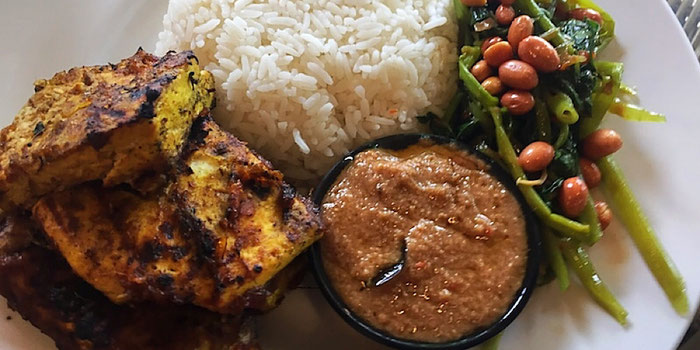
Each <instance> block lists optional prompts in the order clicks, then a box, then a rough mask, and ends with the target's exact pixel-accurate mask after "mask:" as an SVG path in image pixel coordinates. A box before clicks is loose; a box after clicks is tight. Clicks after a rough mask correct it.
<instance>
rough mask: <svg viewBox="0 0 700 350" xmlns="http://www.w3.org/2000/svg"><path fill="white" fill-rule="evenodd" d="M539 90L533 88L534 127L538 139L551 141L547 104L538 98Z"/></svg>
mask: <svg viewBox="0 0 700 350" xmlns="http://www.w3.org/2000/svg"><path fill="white" fill-rule="evenodd" d="M540 95H541V92H540V91H539V89H537V90H535V127H536V130H537V138H538V139H539V140H540V141H544V142H547V143H552V123H551V122H550V120H549V112H548V111H547V105H546V104H545V103H544V102H543V101H542V100H541V98H540Z"/></svg>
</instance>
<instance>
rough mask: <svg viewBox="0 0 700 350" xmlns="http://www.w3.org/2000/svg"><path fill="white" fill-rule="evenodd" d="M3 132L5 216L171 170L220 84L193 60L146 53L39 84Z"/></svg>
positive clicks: (0, 162) (0, 185)
mask: <svg viewBox="0 0 700 350" xmlns="http://www.w3.org/2000/svg"><path fill="white" fill-rule="evenodd" d="M34 90H35V94H34V95H33V96H32V97H31V98H30V99H29V101H28V102H27V103H26V104H25V105H24V107H22V109H21V110H20V111H19V113H18V114H17V116H16V117H15V119H14V121H13V123H12V124H11V125H9V126H8V127H6V128H4V129H3V130H2V131H0V209H5V210H6V211H10V210H12V209H14V208H16V207H21V208H22V207H23V208H30V207H31V205H33V204H34V202H35V201H36V200H37V199H38V198H39V197H41V196H42V195H44V194H46V193H49V192H51V191H55V190H61V189H65V188H68V187H70V186H72V185H76V184H79V183H83V182H86V181H91V180H100V181H101V182H102V183H103V184H104V185H105V186H112V185H116V184H120V183H130V182H132V181H133V180H134V179H136V178H138V177H140V176H141V175H142V174H143V173H144V172H146V171H159V170H162V169H165V168H167V165H168V162H169V160H171V159H173V158H175V157H176V155H177V154H178V153H179V151H180V146H181V145H182V144H183V142H184V140H185V139H186V137H187V132H188V130H190V126H191V125H192V122H193V121H194V119H195V118H196V117H197V116H198V115H200V113H202V111H203V110H207V109H210V108H212V107H213V104H214V81H213V78H212V76H211V74H210V73H209V72H207V71H204V70H201V69H200V67H199V64H198V62H197V59H196V57H195V56H194V54H192V52H181V53H174V52H171V53H168V54H167V55H165V56H164V57H161V58H158V57H155V56H153V55H150V54H148V53H146V52H144V51H143V50H140V49H139V51H138V52H137V53H136V54H135V55H133V56H132V57H130V58H127V59H124V60H122V61H121V62H119V63H118V64H110V65H104V66H91V67H80V68H73V69H71V70H68V71H65V72H60V73H57V74H56V75H55V76H54V77H53V78H51V79H50V80H39V81H37V82H36V83H35V85H34Z"/></svg>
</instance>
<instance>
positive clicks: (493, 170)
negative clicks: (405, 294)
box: [310, 134, 542, 350]
mask: <svg viewBox="0 0 700 350" xmlns="http://www.w3.org/2000/svg"><path fill="white" fill-rule="evenodd" d="M421 140H429V141H432V142H433V143H435V144H448V143H449V144H454V145H456V146H457V147H458V148H461V149H463V150H465V151H467V152H469V153H471V154H473V155H474V156H476V157H479V158H480V159H482V160H484V161H485V162H486V163H487V164H488V165H489V167H490V170H489V173H490V174H491V175H492V176H494V177H495V178H497V179H498V180H499V181H500V182H502V183H503V185H504V186H505V187H506V188H507V189H508V190H509V191H510V192H511V193H512V194H513V195H514V196H515V198H516V199H517V200H518V202H519V203H520V207H521V209H522V212H523V214H524V216H525V221H526V229H527V237H528V248H529V251H528V256H527V266H526V270H525V277H524V278H523V283H522V286H521V287H520V289H519V290H518V291H517V292H516V295H515V297H514V298H513V302H512V303H511V304H510V306H509V307H508V309H507V310H506V312H505V313H504V314H503V315H502V316H501V317H499V318H498V319H497V320H496V321H495V322H494V323H493V324H491V325H490V326H489V327H486V328H484V329H480V330H478V331H475V332H472V333H470V334H465V335H464V336H463V337H462V338H460V339H457V340H454V341H450V342H444V343H427V342H419V341H414V340H406V339H400V338H397V337H394V336H392V335H391V334H388V333H387V332H385V331H382V330H380V329H377V328H375V327H374V326H372V325H371V324H369V323H367V322H365V321H364V320H363V319H362V318H360V317H359V316H357V315H356V314H355V313H354V312H352V311H351V310H350V309H349V308H348V307H347V305H345V302H344V301H343V300H342V299H341V298H340V296H339V295H338V294H337V293H336V291H335V290H334V289H333V285H332V284H331V282H330V280H329V279H328V276H327V275H326V272H325V269H324V267H323V261H322V258H321V245H320V243H319V242H317V243H316V244H314V245H313V246H312V247H311V249H310V256H311V261H312V266H313V272H314V275H315V277H316V281H317V282H318V284H319V287H320V288H321V291H322V292H323V294H324V296H325V297H326V299H327V300H328V302H329V303H330V304H331V306H332V307H333V309H335V311H336V312H338V314H339V315H340V316H341V317H342V318H343V319H344V320H345V321H346V322H347V323H349V324H350V325H351V326H352V327H353V328H355V329H356V330H357V331H359V332H360V333H362V334H364V335H366V336H368V337H370V338H372V339H374V340H375V341H377V342H380V343H382V344H385V345H388V346H391V347H394V348H398V349H441V350H448V349H455V350H456V349H466V348H470V347H473V346H476V345H478V344H480V343H482V342H484V341H486V340H488V339H489V338H491V337H493V336H495V335H496V334H498V333H500V332H501V331H502V330H503V329H504V328H506V327H507V326H508V325H509V324H510V323H511V322H512V321H513V320H514V319H515V318H516V317H517V316H518V314H520V312H521V311H522V310H523V308H524V307H525V304H526V303H527V301H528V299H529V298H530V295H531V294H532V291H533V289H534V288H535V284H536V282H537V275H538V272H539V265H540V256H541V251H542V248H541V239H540V233H539V230H538V228H537V225H536V223H535V220H534V218H533V216H532V212H531V210H530V208H529V207H528V206H527V204H526V202H525V199H524V198H523V197H522V195H521V194H520V191H519V190H518V188H517V187H516V185H515V181H513V178H512V177H511V176H510V175H509V174H508V172H506V170H504V169H503V168H502V167H500V166H499V165H498V164H496V163H494V162H493V161H491V160H490V159H488V158H487V157H485V156H484V155H482V154H481V153H480V152H477V151H475V150H473V149H470V148H468V147H466V146H465V145H463V144H461V143H458V142H456V141H454V140H452V139H449V138H445V137H442V136H436V135H426V134H401V135H393V136H388V137H384V138H381V139H378V140H375V141H372V142H370V143H367V144H365V145H363V146H361V147H359V148H357V149H355V150H354V151H352V152H350V153H349V154H347V155H346V156H345V157H343V159H342V160H341V161H340V162H338V163H337V164H336V165H335V166H334V167H333V168H332V169H331V170H330V171H329V172H328V174H326V175H325V176H324V177H323V179H322V180H321V182H320V183H319V185H318V186H317V187H316V189H315V190H314V195H313V200H314V202H315V203H316V205H319V206H320V205H321V203H322V202H323V197H324V196H325V195H326V192H328V190H329V189H330V188H331V187H332V186H333V184H334V183H335V180H336V179H337V177H338V175H340V174H341V173H342V171H343V170H344V169H345V167H346V166H348V164H350V163H352V162H353V160H354V157H355V155H357V154H358V153H360V152H362V151H365V150H368V149H372V148H385V149H392V150H399V149H403V148H406V147H408V146H411V145H414V144H416V143H418V142H419V141H421Z"/></svg>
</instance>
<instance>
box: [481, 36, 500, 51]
mask: <svg viewBox="0 0 700 350" xmlns="http://www.w3.org/2000/svg"><path fill="white" fill-rule="evenodd" d="M501 41H503V39H502V38H501V37H500V36H492V37H490V38H488V39H486V40H484V42H483V43H481V53H484V52H486V49H488V48H489V47H491V45H493V44H495V43H497V42H501Z"/></svg>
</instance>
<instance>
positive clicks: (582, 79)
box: [547, 64, 599, 116]
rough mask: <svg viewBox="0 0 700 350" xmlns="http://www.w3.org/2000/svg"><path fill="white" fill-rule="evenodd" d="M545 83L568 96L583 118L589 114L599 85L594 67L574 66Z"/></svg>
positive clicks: (587, 65) (590, 65) (589, 65)
mask: <svg viewBox="0 0 700 350" xmlns="http://www.w3.org/2000/svg"><path fill="white" fill-rule="evenodd" d="M547 83H548V84H551V85H554V86H556V87H557V88H558V89H559V90H560V91H561V92H563V93H565V94H566V95H568V96H569V97H570V98H571V100H572V101H573V103H574V107H576V110H578V111H579V112H580V113H579V114H582V115H584V116H585V115H590V114H591V111H592V109H593V92H594V90H595V88H596V86H597V85H598V84H599V76H598V73H597V72H596V69H595V66H594V65H592V64H586V65H583V66H579V65H575V66H574V67H572V68H571V69H567V70H565V71H558V72H555V73H554V74H552V75H551V76H550V77H549V80H547Z"/></svg>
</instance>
